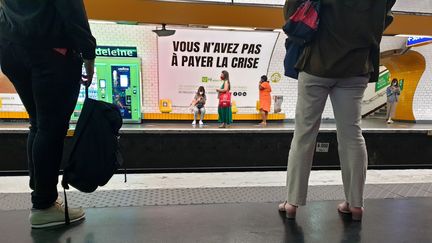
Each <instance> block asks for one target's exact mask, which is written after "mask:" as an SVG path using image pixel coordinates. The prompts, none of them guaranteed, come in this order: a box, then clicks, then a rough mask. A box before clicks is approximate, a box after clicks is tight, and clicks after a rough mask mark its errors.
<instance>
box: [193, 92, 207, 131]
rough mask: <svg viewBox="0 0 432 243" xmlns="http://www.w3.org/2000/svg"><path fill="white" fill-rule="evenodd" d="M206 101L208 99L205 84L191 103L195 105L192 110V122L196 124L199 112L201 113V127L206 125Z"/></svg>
mask: <svg viewBox="0 0 432 243" xmlns="http://www.w3.org/2000/svg"><path fill="white" fill-rule="evenodd" d="M206 101H207V97H206V94H205V89H204V86H200V87H199V88H198V91H197V92H196V94H195V97H194V98H193V100H192V103H191V106H192V107H193V110H192V111H193V113H194V120H193V122H192V126H196V121H197V118H198V114H200V121H199V126H200V127H202V126H204V123H203V120H204V116H205V113H206V109H205V107H204V106H205V103H206Z"/></svg>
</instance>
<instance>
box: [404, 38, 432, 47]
mask: <svg viewBox="0 0 432 243" xmlns="http://www.w3.org/2000/svg"><path fill="white" fill-rule="evenodd" d="M427 43H432V37H420V36H411V37H408V39H407V43H406V46H407V47H412V46H418V45H422V44H427Z"/></svg>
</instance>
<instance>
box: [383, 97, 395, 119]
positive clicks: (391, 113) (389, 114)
mask: <svg viewBox="0 0 432 243" xmlns="http://www.w3.org/2000/svg"><path fill="white" fill-rule="evenodd" d="M396 106H397V102H388V101H387V115H386V119H387V120H389V119H392V118H393V116H394V114H395V111H396Z"/></svg>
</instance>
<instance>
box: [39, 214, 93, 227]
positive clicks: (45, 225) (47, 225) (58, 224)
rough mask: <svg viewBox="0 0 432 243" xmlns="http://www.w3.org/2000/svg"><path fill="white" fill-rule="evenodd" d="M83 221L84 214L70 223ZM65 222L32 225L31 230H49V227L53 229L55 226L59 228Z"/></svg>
mask: <svg viewBox="0 0 432 243" xmlns="http://www.w3.org/2000/svg"><path fill="white" fill-rule="evenodd" d="M84 219H85V214H83V215H82V216H81V217H79V218H76V219H71V220H70V222H71V223H75V222H78V221H81V220H84ZM65 224H66V223H65V221H57V222H51V223H46V224H32V225H31V227H32V228H33V229H45V228H51V227H55V226H60V225H65Z"/></svg>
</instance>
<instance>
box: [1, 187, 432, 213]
mask: <svg viewBox="0 0 432 243" xmlns="http://www.w3.org/2000/svg"><path fill="white" fill-rule="evenodd" d="M60 195H62V193H60ZM364 195H365V199H383V198H389V199H396V198H408V197H432V184H430V183H428V184H373V185H366V187H365V194H364ZM343 199H344V191H343V187H342V186H340V185H335V186H333V185H332V186H310V187H309V191H308V200H309V201H324V200H343ZM68 200H69V203H70V205H71V206H82V207H85V208H92V207H95V208H104V207H136V206H156V205H158V206H160V205H198V204H221V203H249V202H250V203H264V202H280V201H284V200H285V188H284V187H227V188H184V189H140V190H105V191H104V190H101V191H96V192H94V193H91V194H85V193H81V192H75V191H73V192H69V193H68ZM30 207H31V204H30V195H29V194H28V193H2V194H0V210H21V209H29V208H30Z"/></svg>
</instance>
